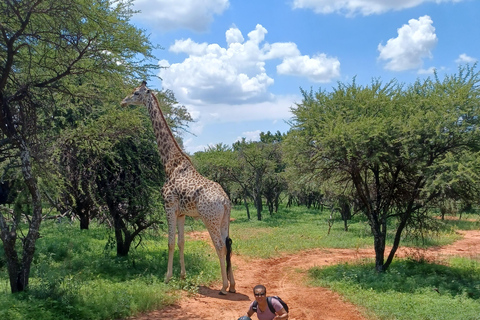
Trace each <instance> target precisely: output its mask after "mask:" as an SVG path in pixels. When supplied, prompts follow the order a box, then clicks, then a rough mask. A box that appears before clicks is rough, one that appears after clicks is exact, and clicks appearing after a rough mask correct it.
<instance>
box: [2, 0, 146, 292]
mask: <svg viewBox="0 0 480 320" xmlns="http://www.w3.org/2000/svg"><path fill="white" fill-rule="evenodd" d="M130 4H131V1H117V2H115V3H114V4H112V3H111V2H110V1H95V0H81V1H80V0H71V1H56V0H25V1H13V0H5V1H1V2H0V16H1V17H2V21H1V23H0V107H1V110H0V127H1V131H2V143H1V144H10V145H11V146H12V147H13V148H14V149H16V150H18V153H17V154H16V160H17V162H18V163H19V164H20V166H21V169H22V175H23V181H24V185H25V189H26V190H28V194H29V195H30V202H31V208H32V212H31V214H30V213H28V216H27V217H26V218H27V219H26V221H28V233H27V234H26V235H25V236H24V237H22V239H21V240H22V241H21V244H18V243H17V238H18V237H19V235H21V233H19V232H18V230H19V228H20V226H21V223H20V222H21V220H20V218H21V217H20V215H14V216H11V217H8V214H7V213H5V212H4V211H2V212H1V215H0V236H1V238H2V241H3V245H4V251H5V255H6V257H7V265H8V272H9V277H10V287H11V291H12V292H17V291H23V290H25V289H26V288H27V286H28V279H29V274H30V265H31V263H32V259H33V254H34V252H35V242H36V240H37V238H38V236H39V228H40V224H41V220H42V197H41V192H40V188H39V185H38V181H37V178H38V174H39V172H46V171H48V170H40V169H41V165H42V163H41V162H40V161H39V160H40V159H42V157H41V156H42V155H44V154H45V151H46V143H45V142H44V141H42V140H41V139H43V138H44V136H42V133H43V132H44V131H43V130H45V127H42V126H40V125H39V122H38V120H39V119H41V116H42V115H47V116H44V119H47V118H49V117H48V115H49V114H51V110H52V108H54V107H58V105H59V104H60V103H61V102H62V101H63V100H64V99H63V97H66V96H69V97H72V98H75V99H80V100H90V99H94V98H96V99H100V100H101V99H102V97H101V96H100V92H98V91H96V90H95V82H96V81H101V79H115V80H116V81H118V82H119V83H122V82H123V81H124V79H126V78H127V77H135V76H137V77H142V78H143V77H144V76H146V73H147V72H148V70H149V68H151V67H152V66H151V65H148V64H146V63H145V61H139V60H138V57H139V56H140V57H141V56H143V57H145V58H146V59H148V58H152V55H151V49H152V46H151V44H150V43H149V41H148V38H147V37H146V35H145V34H144V33H143V31H141V30H139V29H136V28H135V27H134V26H132V25H130V24H129V18H130V16H131V14H132V11H131V10H130ZM81 74H85V75H93V74H94V75H95V76H91V77H88V79H87V80H90V82H89V83H83V84H82V85H78V84H75V83H73V82H72V81H68V79H69V78H72V76H78V75H81Z"/></svg>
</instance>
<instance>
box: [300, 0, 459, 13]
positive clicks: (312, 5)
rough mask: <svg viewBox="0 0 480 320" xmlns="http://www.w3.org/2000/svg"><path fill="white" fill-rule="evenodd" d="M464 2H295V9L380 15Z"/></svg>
mask: <svg viewBox="0 0 480 320" xmlns="http://www.w3.org/2000/svg"><path fill="white" fill-rule="evenodd" d="M461 1H463V0H402V1H398V0H388V1H386V0H294V1H293V8H295V9H312V10H313V11H314V12H315V13H323V14H328V13H334V12H335V13H340V14H345V15H347V16H353V15H356V14H362V15H365V16H366V15H370V14H380V13H384V12H387V11H391V10H402V9H407V8H413V7H416V6H419V5H421V4H423V3H426V2H435V3H441V2H461Z"/></svg>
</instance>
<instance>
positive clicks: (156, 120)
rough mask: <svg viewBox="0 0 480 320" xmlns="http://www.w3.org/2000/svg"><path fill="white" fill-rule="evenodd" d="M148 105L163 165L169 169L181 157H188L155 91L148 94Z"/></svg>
mask: <svg viewBox="0 0 480 320" xmlns="http://www.w3.org/2000/svg"><path fill="white" fill-rule="evenodd" d="M146 106H147V109H148V112H149V114H150V118H151V120H152V125H153V131H154V132H155V136H156V138H157V147H158V152H159V154H160V159H161V161H162V164H163V166H164V167H165V169H166V170H167V174H168V171H169V170H168V168H171V167H172V163H173V162H175V163H177V162H178V160H179V158H186V159H188V158H187V156H186V155H185V154H184V153H183V152H182V150H181V149H180V147H179V146H178V144H177V142H176V141H175V138H174V137H173V134H172V131H171V130H170V128H169V127H168V124H167V121H166V120H165V117H164V116H163V113H162V110H161V109H160V105H159V103H158V100H157V98H156V97H155V95H154V94H153V93H150V95H149V96H148V99H147V102H146Z"/></svg>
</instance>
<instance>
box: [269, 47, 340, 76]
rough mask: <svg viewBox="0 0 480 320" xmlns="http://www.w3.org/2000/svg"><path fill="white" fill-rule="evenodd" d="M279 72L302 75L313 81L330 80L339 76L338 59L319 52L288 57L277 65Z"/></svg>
mask: <svg viewBox="0 0 480 320" xmlns="http://www.w3.org/2000/svg"><path fill="white" fill-rule="evenodd" d="M277 72H278V73H279V74H286V75H293V76H303V77H307V78H308V79H309V80H311V81H314V82H330V81H331V80H332V79H334V78H338V77H339V76H340V61H338V59H337V58H328V57H327V56H326V55H325V54H320V55H317V56H314V57H313V58H310V57H309V56H296V57H288V58H285V59H284V60H283V62H282V63H281V64H280V65H278V66H277Z"/></svg>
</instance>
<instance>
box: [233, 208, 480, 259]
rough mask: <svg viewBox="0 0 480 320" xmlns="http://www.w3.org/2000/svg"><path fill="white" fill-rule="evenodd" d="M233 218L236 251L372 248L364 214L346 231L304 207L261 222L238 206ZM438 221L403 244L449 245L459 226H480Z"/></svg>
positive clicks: (271, 252) (326, 215) (266, 253)
mask: <svg viewBox="0 0 480 320" xmlns="http://www.w3.org/2000/svg"><path fill="white" fill-rule="evenodd" d="M251 211H253V210H251ZM251 214H252V213H251ZM232 217H233V219H234V221H233V222H232V223H231V224H230V230H231V231H230V234H231V238H232V239H233V241H234V242H233V245H234V250H235V251H236V252H239V253H240V254H242V255H246V256H252V257H261V258H271V257H274V256H276V255H277V254H278V253H279V252H283V253H295V252H298V251H299V250H306V249H311V248H354V249H358V248H369V247H373V237H372V234H371V231H370V226H369V224H368V222H367V221H366V220H365V218H364V217H363V216H361V215H357V216H354V217H353V218H352V220H350V221H349V222H348V232H345V231H344V225H343V221H341V219H340V217H338V216H337V217H336V218H335V221H334V223H333V226H332V227H331V229H330V233H328V230H329V224H328V220H329V217H330V212H326V211H323V212H322V211H320V210H317V209H307V208H305V207H292V208H281V209H280V211H279V213H276V214H273V215H272V216H270V214H269V213H268V212H264V213H263V219H262V221H258V220H257V219H256V216H255V217H253V218H252V220H248V219H247V217H246V211H245V209H244V208H243V207H241V206H239V207H235V208H234V209H233V210H232ZM476 217H477V218H478V216H476ZM438 223H439V228H440V232H439V233H429V234H427V236H426V237H424V238H423V239H418V238H414V237H410V236H408V235H405V236H404V237H403V239H402V240H401V246H408V247H424V248H426V247H429V246H440V245H446V244H450V243H453V242H454V241H455V240H458V239H459V238H460V236H459V235H458V234H456V232H455V231H456V230H457V229H468V228H469V227H470V228H475V226H476V228H478V226H480V224H479V222H478V221H476V222H472V221H465V222H463V221H462V222H458V221H451V220H448V221H438ZM457 224H458V225H457ZM389 230H390V233H389V234H388V237H387V246H388V245H392V243H393V236H394V234H393V232H394V229H393V227H390V229H389Z"/></svg>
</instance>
